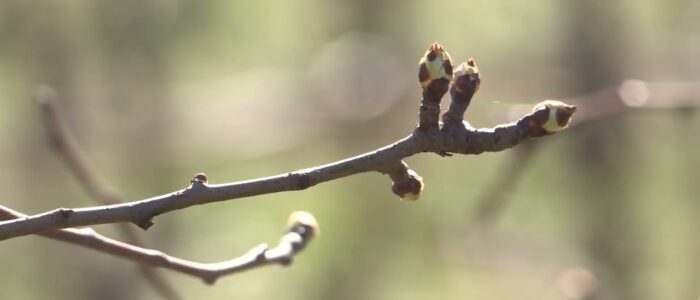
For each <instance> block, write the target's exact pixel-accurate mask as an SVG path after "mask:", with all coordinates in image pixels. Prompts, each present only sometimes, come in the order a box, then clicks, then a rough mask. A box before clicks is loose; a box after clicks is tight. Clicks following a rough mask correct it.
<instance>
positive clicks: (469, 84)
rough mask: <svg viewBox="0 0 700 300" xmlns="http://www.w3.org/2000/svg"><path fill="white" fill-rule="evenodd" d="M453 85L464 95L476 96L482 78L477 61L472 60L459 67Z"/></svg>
mask: <svg viewBox="0 0 700 300" xmlns="http://www.w3.org/2000/svg"><path fill="white" fill-rule="evenodd" d="M454 76H455V77H454V80H453V81H452V85H453V86H454V87H455V89H456V90H457V91H458V92H460V93H462V94H474V93H476V92H477V91H478V90H479V85H480V83H481V76H480V74H479V68H478V67H477V66H476V61H474V59H473V58H470V59H469V60H467V61H466V62H463V63H461V64H460V65H459V66H457V69H456V70H455V74H454Z"/></svg>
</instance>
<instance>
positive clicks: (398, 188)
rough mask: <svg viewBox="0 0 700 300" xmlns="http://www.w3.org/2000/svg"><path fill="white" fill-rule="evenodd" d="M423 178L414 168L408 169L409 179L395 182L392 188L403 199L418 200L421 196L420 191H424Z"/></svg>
mask: <svg viewBox="0 0 700 300" xmlns="http://www.w3.org/2000/svg"><path fill="white" fill-rule="evenodd" d="M424 186H425V185H424V184H423V178H421V177H420V176H418V174H417V173H416V172H415V171H413V170H410V169H409V170H408V179H407V180H405V181H403V182H399V183H396V182H394V183H393V184H392V186H391V190H392V191H393V192H394V194H396V195H398V196H399V197H400V198H401V200H408V201H416V200H418V198H420V193H421V192H422V191H423V187H424Z"/></svg>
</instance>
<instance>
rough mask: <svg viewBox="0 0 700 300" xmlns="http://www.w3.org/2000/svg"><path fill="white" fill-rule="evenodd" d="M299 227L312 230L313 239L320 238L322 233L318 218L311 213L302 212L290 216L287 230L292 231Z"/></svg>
mask: <svg viewBox="0 0 700 300" xmlns="http://www.w3.org/2000/svg"><path fill="white" fill-rule="evenodd" d="M299 225H301V226H306V227H309V228H311V230H312V232H311V235H310V237H312V238H313V237H317V236H319V234H320V233H321V229H320V228H319V226H318V221H316V217H314V215H312V214H311V213H309V212H306V211H301V210H300V211H295V212H293V213H291V214H290V215H289V219H288V220H287V228H289V229H291V228H294V227H295V226H299Z"/></svg>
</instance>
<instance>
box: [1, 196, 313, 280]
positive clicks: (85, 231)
mask: <svg viewBox="0 0 700 300" xmlns="http://www.w3.org/2000/svg"><path fill="white" fill-rule="evenodd" d="M23 217H26V215H24V214H22V213H20V212H17V211H14V210H12V209H10V208H7V207H4V206H2V205H0V219H5V220H6V219H13V218H23ZM317 234H318V225H317V224H316V221H315V219H314V218H313V216H311V215H310V214H308V213H303V212H296V213H294V214H292V216H290V224H289V227H288V230H287V233H285V234H284V235H283V236H282V238H281V239H280V242H279V244H278V245H277V246H275V247H274V248H269V247H268V246H267V245H266V244H260V245H258V246H256V247H255V248H253V249H251V250H250V251H248V252H247V253H246V254H244V255H243V256H240V257H237V258H234V259H231V260H227V261H223V262H218V263H199V262H194V261H189V260H185V259H181V258H177V257H173V256H169V255H167V254H165V253H163V252H160V251H157V250H152V249H146V248H142V247H138V246H134V245H131V244H128V243H123V242H120V241H117V240H114V239H110V238H108V237H106V236H103V235H101V234H99V233H97V232H95V231H94V230H92V229H91V228H81V229H75V228H68V229H60V230H52V231H46V232H41V233H39V235H41V236H44V237H47V238H50V239H54V240H59V241H63V242H68V243H71V244H76V245H80V246H83V247H86V248H89V249H92V250H95V251H98V252H102V253H106V254H109V255H113V256H117V257H121V258H124V259H127V260H130V261H134V262H136V263H139V264H141V265H146V266H150V267H160V268H166V269H169V270H173V271H177V272H180V273H183V274H187V275H191V276H194V277H198V278H200V279H202V280H204V282H206V283H208V284H213V283H214V282H215V281H216V280H217V279H219V278H220V277H222V276H226V275H231V274H235V273H239V272H242V271H246V270H250V269H253V268H257V267H261V266H266V265H274V264H279V265H283V266H287V265H289V264H291V262H292V260H293V257H294V255H296V254H297V253H298V252H299V251H301V250H302V249H304V248H305V247H306V245H307V244H308V243H309V241H311V240H312V239H313V237H314V236H315V235H317Z"/></svg>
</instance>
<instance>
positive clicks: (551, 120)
mask: <svg viewBox="0 0 700 300" xmlns="http://www.w3.org/2000/svg"><path fill="white" fill-rule="evenodd" d="M532 111H533V113H535V120H534V123H535V124H537V125H539V126H541V127H542V129H544V131H546V132H547V133H555V132H559V131H561V130H563V129H566V128H568V127H569V124H570V123H571V117H572V116H573V115H574V113H575V112H576V107H575V106H572V105H568V104H566V103H564V102H561V101H557V100H544V101H542V102H540V103H537V104H536V105H535V106H534V107H533V109H532Z"/></svg>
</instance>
